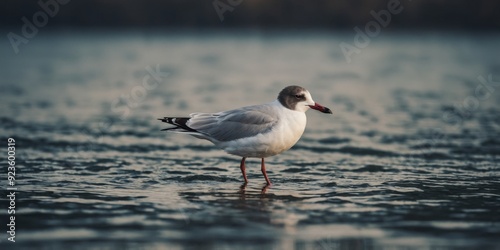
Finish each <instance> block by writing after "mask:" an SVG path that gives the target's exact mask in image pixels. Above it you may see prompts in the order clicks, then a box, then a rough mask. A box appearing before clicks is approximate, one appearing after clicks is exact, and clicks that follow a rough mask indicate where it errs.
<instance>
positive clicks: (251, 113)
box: [188, 106, 277, 141]
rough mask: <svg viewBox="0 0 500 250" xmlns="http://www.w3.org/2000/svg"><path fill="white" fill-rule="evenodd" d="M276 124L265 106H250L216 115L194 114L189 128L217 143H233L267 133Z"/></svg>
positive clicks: (275, 120)
mask: <svg viewBox="0 0 500 250" xmlns="http://www.w3.org/2000/svg"><path fill="white" fill-rule="evenodd" d="M276 122H277V119H276V117H274V116H273V115H272V112H269V109H266V107H265V106H250V107H245V108H241V109H235V110H230V111H225V112H220V113H215V114H206V113H194V114H191V119H189V121H188V126H189V127H190V128H192V129H195V130H196V131H198V132H200V133H202V134H204V135H207V136H208V137H210V138H213V139H215V140H217V141H231V140H236V139H240V138H245V137H251V136H255V135H258V134H260V133H266V132H268V131H270V130H271V129H272V127H273V125H274V124H276Z"/></svg>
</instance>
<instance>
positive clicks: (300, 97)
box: [294, 94, 305, 99]
mask: <svg viewBox="0 0 500 250" xmlns="http://www.w3.org/2000/svg"><path fill="white" fill-rule="evenodd" d="M294 96H295V98H297V99H304V98H305V95H304V94H296V95H294Z"/></svg>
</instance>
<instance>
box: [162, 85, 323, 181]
mask: <svg viewBox="0 0 500 250" xmlns="http://www.w3.org/2000/svg"><path fill="white" fill-rule="evenodd" d="M309 108H312V109H315V110H318V111H320V112H323V113H329V114H332V111H331V110H330V109H329V108H327V107H324V106H322V105H320V104H318V103H316V102H314V101H313V99H312V97H311V94H310V93H309V91H307V90H306V89H304V88H302V87H299V86H288V87H286V88H284V89H283V90H281V92H280V93H279V95H278V99H277V100H275V101H273V102H271V103H266V104H262V105H255V106H248V107H243V108H239V109H233V110H229V111H223V112H219V113H192V114H190V115H189V117H165V118H160V119H158V120H161V121H162V122H165V123H168V124H171V125H174V127H171V128H166V129H163V130H162V131H170V132H177V133H183V134H189V135H192V136H194V137H197V138H200V139H206V140H209V141H211V142H212V143H213V144H215V146H217V147H219V148H221V149H223V150H224V151H226V152H227V153H229V154H233V155H237V156H241V157H243V158H242V159H241V164H240V169H241V173H242V174H243V179H245V183H248V179H247V175H246V172H245V159H246V158H247V157H256V158H261V159H262V160H261V171H262V174H263V175H264V178H266V182H267V184H268V185H271V181H270V180H269V178H268V177H267V173H266V166H265V164H264V158H266V157H269V156H273V155H277V154H279V153H281V152H283V151H286V150H288V149H290V148H291V147H292V146H293V145H295V143H296V142H297V141H298V140H299V139H300V137H301V136H302V133H304V129H305V127H306V114H305V112H306V111H307V110H308V109H309Z"/></svg>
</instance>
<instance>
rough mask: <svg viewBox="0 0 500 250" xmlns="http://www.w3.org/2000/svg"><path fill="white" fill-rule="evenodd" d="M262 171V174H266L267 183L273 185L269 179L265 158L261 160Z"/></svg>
mask: <svg viewBox="0 0 500 250" xmlns="http://www.w3.org/2000/svg"><path fill="white" fill-rule="evenodd" d="M260 171H262V174H263V175H264V178H266V182H267V185H271V184H272V183H271V181H270V180H269V178H268V177H267V173H266V164H265V163H264V158H262V162H261V165H260Z"/></svg>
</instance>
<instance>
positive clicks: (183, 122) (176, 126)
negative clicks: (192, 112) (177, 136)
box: [158, 117, 198, 133]
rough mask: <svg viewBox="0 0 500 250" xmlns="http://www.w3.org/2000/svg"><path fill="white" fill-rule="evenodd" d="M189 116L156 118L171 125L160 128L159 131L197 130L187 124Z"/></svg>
mask: <svg viewBox="0 0 500 250" xmlns="http://www.w3.org/2000/svg"><path fill="white" fill-rule="evenodd" d="M189 119H191V118H189V117H163V118H158V120H160V121H162V122H164V123H168V124H170V125H173V127H171V128H166V129H162V130H161V131H171V132H180V133H182V132H198V131H196V130H194V129H192V128H190V127H189V126H188V125H187V122H188V121H189Z"/></svg>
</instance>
